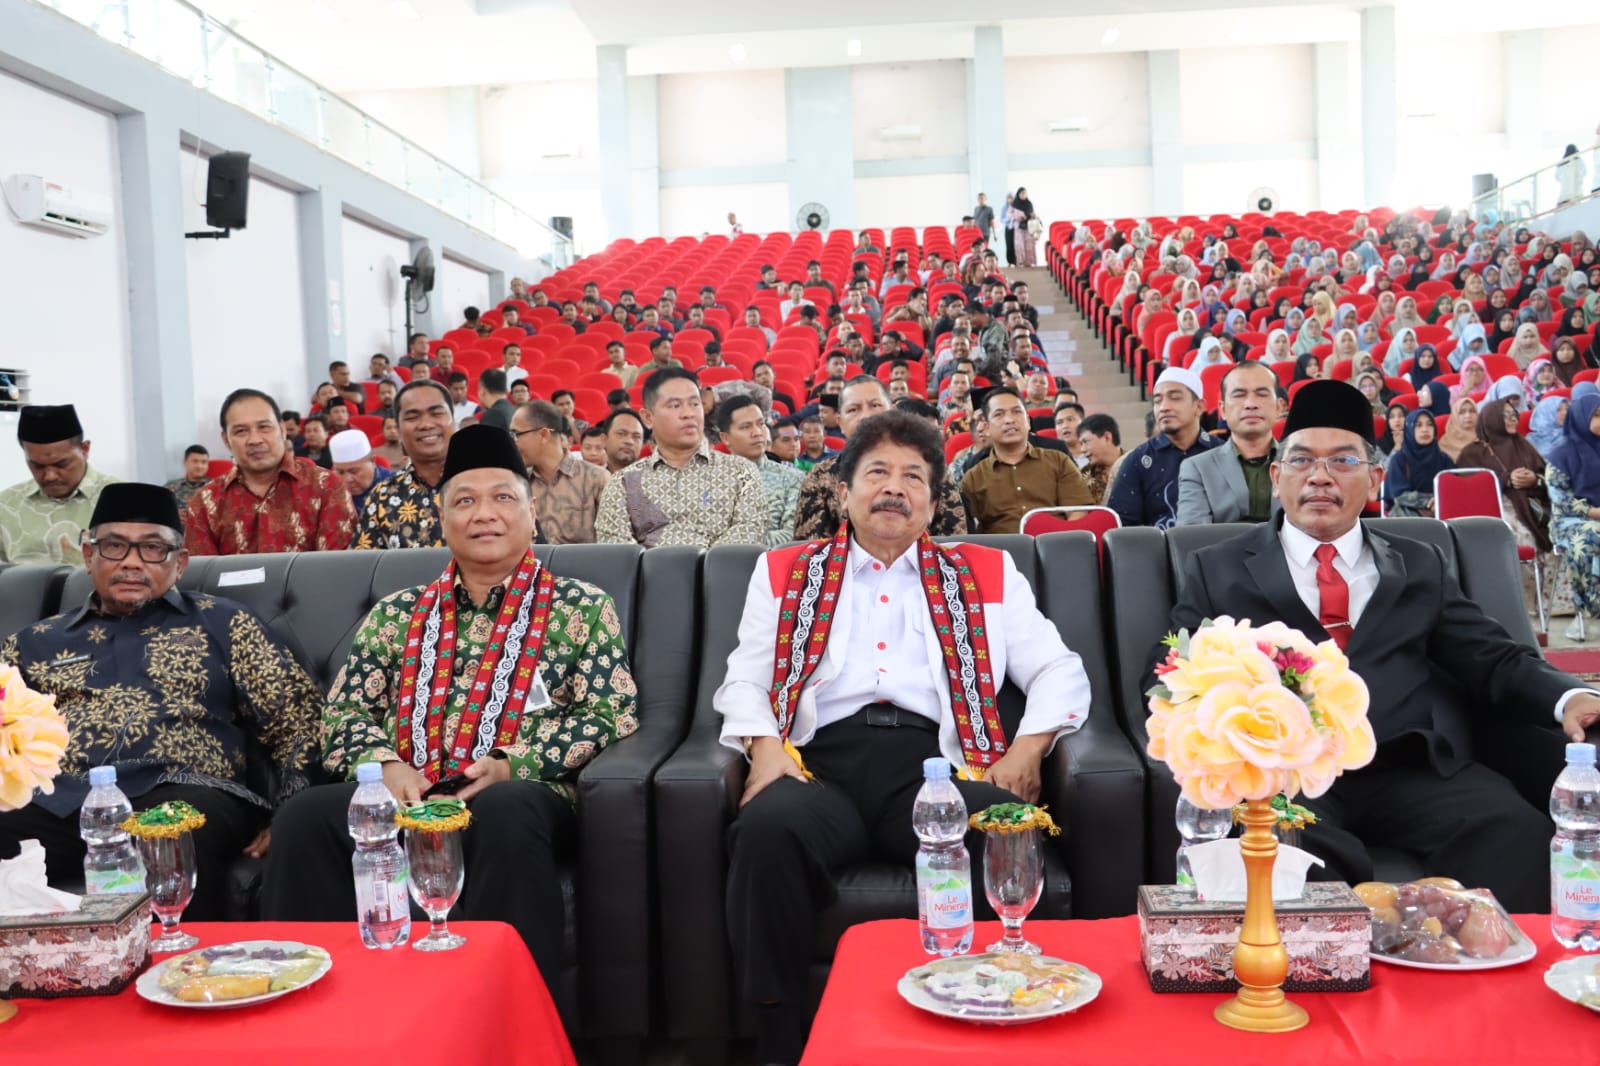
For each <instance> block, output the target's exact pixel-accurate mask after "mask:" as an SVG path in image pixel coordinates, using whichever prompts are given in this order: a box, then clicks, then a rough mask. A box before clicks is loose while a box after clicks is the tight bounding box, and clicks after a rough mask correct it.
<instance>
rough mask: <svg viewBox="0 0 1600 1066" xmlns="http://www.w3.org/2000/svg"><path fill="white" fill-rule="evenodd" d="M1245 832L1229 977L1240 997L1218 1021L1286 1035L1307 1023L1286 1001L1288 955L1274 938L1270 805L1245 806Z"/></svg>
mask: <svg viewBox="0 0 1600 1066" xmlns="http://www.w3.org/2000/svg"><path fill="white" fill-rule="evenodd" d="M1239 820H1240V821H1241V822H1242V823H1243V824H1244V827H1245V831H1244V835H1243V836H1241V837H1240V838H1239V851H1240V853H1241V854H1242V856H1243V857H1244V873H1245V886H1246V889H1245V904H1244V923H1243V924H1242V925H1241V926H1240V928H1239V943H1238V946H1236V947H1235V948H1234V949H1233V975H1234V976H1235V977H1237V978H1238V979H1239V993H1238V995H1236V996H1234V998H1232V999H1230V1000H1228V1001H1227V1002H1226V1003H1224V1004H1222V1005H1221V1006H1219V1007H1218V1008H1217V1010H1216V1015H1215V1017H1216V1019H1217V1021H1219V1022H1221V1023H1222V1024H1223V1025H1227V1026H1232V1027H1233V1028H1235V1029H1244V1030H1246V1031H1247V1032H1252V1033H1288V1032H1293V1031H1294V1030H1296V1029H1299V1028H1301V1027H1303V1026H1304V1025H1305V1024H1306V1023H1307V1022H1309V1021H1310V1020H1311V1019H1310V1017H1309V1016H1308V1015H1307V1014H1306V1012H1305V1008H1303V1007H1299V1006H1296V1005H1295V1004H1293V1003H1291V1002H1289V1000H1288V999H1286V998H1284V995H1283V981H1284V978H1286V977H1288V976H1289V949H1288V948H1285V947H1284V946H1283V938H1282V937H1280V936H1279V935H1278V918H1277V915H1276V913H1275V912H1274V911H1273V908H1272V864H1273V862H1274V861H1275V860H1276V859H1277V857H1278V838H1277V837H1276V836H1274V835H1273V833H1272V827H1273V826H1274V825H1276V824H1277V822H1278V813H1277V812H1276V811H1275V810H1273V808H1272V804H1271V802H1270V801H1269V800H1247V801H1246V802H1245V804H1244V815H1243V816H1242V817H1241V818H1240V819H1239Z"/></svg>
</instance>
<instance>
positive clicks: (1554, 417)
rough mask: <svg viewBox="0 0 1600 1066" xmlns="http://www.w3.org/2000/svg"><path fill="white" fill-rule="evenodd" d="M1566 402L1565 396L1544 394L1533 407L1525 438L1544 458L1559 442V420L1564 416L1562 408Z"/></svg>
mask: <svg viewBox="0 0 1600 1066" xmlns="http://www.w3.org/2000/svg"><path fill="white" fill-rule="evenodd" d="M1567 403H1568V401H1567V398H1566V397H1565V396H1546V397H1545V398H1544V399H1542V400H1540V401H1539V406H1537V407H1535V408H1534V409H1533V418H1532V419H1531V420H1530V421H1529V423H1528V437H1527V440H1528V443H1529V444H1531V445H1533V446H1534V448H1536V449H1538V452H1539V454H1540V455H1543V456H1545V457H1546V458H1549V456H1550V453H1551V452H1553V451H1555V450H1556V448H1557V447H1558V446H1560V444H1561V422H1562V420H1563V419H1564V418H1565V417H1566V412H1565V411H1564V410H1563V408H1564V407H1566V406H1567Z"/></svg>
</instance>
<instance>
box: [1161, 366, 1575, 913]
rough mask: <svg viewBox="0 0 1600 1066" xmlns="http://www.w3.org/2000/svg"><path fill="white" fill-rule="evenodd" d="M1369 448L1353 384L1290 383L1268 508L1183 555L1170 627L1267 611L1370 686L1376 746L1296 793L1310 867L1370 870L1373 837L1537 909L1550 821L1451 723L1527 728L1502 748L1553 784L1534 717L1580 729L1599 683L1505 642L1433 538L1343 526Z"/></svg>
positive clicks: (1549, 746)
mask: <svg viewBox="0 0 1600 1066" xmlns="http://www.w3.org/2000/svg"><path fill="white" fill-rule="evenodd" d="M1376 459H1377V452H1376V450H1375V449H1374V447H1373V439H1372V412H1371V407H1370V406H1369V405H1368V404H1367V403H1366V401H1365V399H1364V398H1363V397H1362V396H1361V394H1360V393H1359V392H1357V391H1356V390H1355V389H1354V388H1352V387H1351V386H1350V385H1348V384H1346V383H1344V382H1335V381H1319V382H1313V383H1312V384H1310V385H1308V386H1306V387H1305V388H1303V389H1301V390H1300V392H1299V393H1297V394H1296V396H1295V400H1294V405H1293V407H1292V408H1291V409H1290V411H1289V418H1288V422H1287V424H1286V425H1285V427H1284V435H1283V441H1282V444H1281V447H1280V451H1279V455H1278V459H1277V461H1276V462H1275V463H1273V465H1272V484H1273V494H1274V496H1276V497H1277V498H1278V499H1279V500H1280V501H1281V503H1282V506H1283V515H1282V518H1281V519H1280V520H1278V521H1274V522H1270V523H1266V524H1263V525H1261V526H1259V527H1257V528H1256V529H1254V530H1251V531H1250V532H1248V533H1243V534H1241V535H1239V536H1238V537H1235V538H1232V539H1230V540H1228V541H1226V542H1224V543H1222V544H1218V545H1214V546H1212V547H1210V548H1206V549H1204V550H1202V551H1198V552H1195V553H1194V554H1193V555H1191V556H1190V557H1189V558H1188V559H1187V560H1186V561H1185V563H1184V571H1183V575H1182V577H1181V578H1180V581H1179V594H1178V604H1177V606H1176V607H1174V608H1173V611H1172V619H1171V621H1172V629H1173V630H1177V629H1180V628H1183V629H1188V630H1190V631H1191V632H1192V631H1193V630H1194V629H1196V628H1197V627H1198V626H1199V625H1200V623H1201V621H1202V620H1203V619H1207V618H1216V617H1218V616H1221V615H1229V616H1231V617H1234V618H1248V619H1251V620H1252V621H1254V622H1258V623H1264V622H1269V621H1274V620H1281V621H1282V622H1284V623H1285V624H1287V625H1290V626H1292V627H1294V628H1296V629H1299V630H1300V631H1302V632H1304V633H1305V634H1306V635H1307V636H1309V637H1310V638H1311V639H1313V640H1322V639H1325V638H1327V637H1332V638H1333V639H1335V640H1337V641H1339V642H1340V643H1341V645H1343V646H1344V647H1345V650H1346V653H1347V654H1348V655H1349V656H1350V661H1351V665H1352V666H1353V668H1354V669H1355V671H1356V673H1357V674H1359V675H1360V676H1361V678H1362V679H1363V680H1364V681H1365V682H1366V683H1367V689H1368V691H1369V693H1370V695H1371V703H1370V708H1369V711H1368V717H1369V719H1370V720H1371V722H1372V727H1373V730H1374V732H1375V734H1376V736H1377V739H1378V753H1377V757H1376V758H1375V759H1374V760H1373V762H1372V763H1371V764H1370V765H1368V766H1366V767H1363V768H1362V769H1360V770H1355V771H1352V772H1350V773H1347V774H1345V775H1344V776H1343V777H1341V778H1340V779H1339V780H1338V781H1337V782H1336V783H1335V784H1334V786H1333V787H1332V788H1331V789H1330V790H1329V791H1328V792H1327V793H1326V794H1324V795H1323V796H1321V797H1319V798H1317V799H1312V800H1307V801H1305V805H1306V806H1307V807H1309V808H1310V809H1311V810H1312V811H1314V812H1315V813H1316V815H1317V819H1318V821H1317V825H1316V826H1315V827H1314V828H1313V829H1311V830H1310V831H1309V832H1307V833H1306V834H1305V835H1304V840H1305V846H1306V848H1307V850H1309V851H1311V852H1313V853H1315V854H1316V855H1318V857H1320V858H1322V859H1324V860H1325V861H1326V862H1327V863H1328V867H1327V869H1325V870H1324V871H1322V875H1323V876H1331V877H1336V878H1341V879H1343V880H1347V881H1350V882H1352V883H1355V882H1359V881H1366V880H1371V879H1372V876H1373V874H1372V860H1371V858H1370V856H1369V855H1368V853H1367V847H1368V846H1370V845H1384V846H1388V847H1395V848H1400V849H1402V850H1405V851H1408V852H1412V853H1414V854H1418V855H1421V856H1422V857H1423V860H1424V862H1425V864H1426V867H1427V870H1428V872H1429V873H1430V874H1439V875H1445V876H1449V877H1454V878H1456V879H1458V880H1460V881H1462V882H1463V883H1465V884H1467V885H1469V886H1473V887H1478V886H1482V887H1487V888H1490V889H1492V890H1493V891H1494V893H1495V895H1496V896H1497V897H1498V898H1499V900H1500V902H1501V903H1503V904H1505V906H1506V907H1507V908H1508V909H1509V910H1511V911H1513V912H1519V911H1520V912H1529V911H1545V910H1548V909H1549V906H1550V895H1549V878H1548V872H1549V867H1548V863H1549V848H1550V835H1551V832H1552V828H1551V825H1550V821H1549V819H1548V818H1547V817H1546V815H1545V813H1544V812H1543V811H1541V810H1539V809H1538V808H1537V807H1535V806H1534V804H1532V803H1530V802H1529V800H1528V799H1527V798H1525V796H1524V793H1522V792H1519V791H1518V789H1517V787H1516V785H1514V784H1513V783H1512V782H1511V781H1510V780H1509V779H1507V778H1506V777H1503V776H1501V775H1500V774H1499V773H1496V772H1495V771H1493V770H1491V769H1489V768H1488V767H1487V766H1484V765H1483V764H1482V763H1478V762H1474V761H1472V760H1471V759H1470V758H1469V756H1468V748H1467V743H1468V741H1467V736H1468V732H1469V728H1470V727H1471V726H1487V727H1490V728H1491V729H1493V730H1495V731H1496V732H1499V733H1508V732H1515V733H1518V734H1520V735H1522V736H1524V737H1525V738H1534V739H1528V740H1525V742H1524V743H1522V744H1521V745H1520V753H1521V754H1523V755H1525V756H1531V758H1530V759H1528V761H1529V762H1531V763H1533V764H1535V765H1532V766H1530V768H1529V769H1530V772H1531V773H1534V774H1538V773H1543V774H1544V775H1545V776H1544V780H1548V781H1553V780H1555V777H1556V775H1557V774H1558V773H1559V772H1560V770H1561V743H1562V738H1561V736H1560V735H1559V734H1558V733H1557V732H1556V731H1555V730H1553V729H1549V728H1548V727H1549V725H1550V723H1551V718H1552V714H1553V715H1554V716H1555V717H1556V718H1557V719H1559V720H1560V722H1561V726H1562V731H1563V732H1565V733H1566V734H1567V735H1568V736H1570V737H1572V738H1573V739H1576V740H1582V739H1583V731H1584V730H1585V729H1586V728H1587V727H1588V726H1590V725H1593V724H1594V723H1595V722H1596V721H1597V720H1600V695H1596V694H1595V693H1594V692H1592V691H1590V690H1588V689H1584V688H1582V687H1581V685H1580V684H1579V682H1577V681H1576V680H1575V679H1574V678H1572V677H1570V676H1569V675H1567V674H1564V673H1562V672H1561V671H1559V670H1557V669H1555V668H1554V667H1552V666H1550V664H1549V663H1547V662H1545V660H1544V659H1543V658H1541V657H1540V656H1539V654H1538V653H1537V652H1536V651H1535V650H1534V649H1532V648H1529V647H1527V646H1526V645H1523V644H1520V643H1518V642H1516V641H1514V640H1512V639H1511V637H1510V636H1509V635H1508V634H1507V633H1506V631H1505V630H1504V629H1502V628H1501V627H1500V625H1499V624H1498V623H1496V622H1495V621H1493V620H1492V619H1490V618H1489V617H1487V616H1486V615H1485V614H1484V613H1483V611H1482V609H1481V608H1479V607H1478V605H1477V604H1475V603H1473V602H1472V601H1471V600H1468V599H1467V598H1466V596H1465V595H1464V594H1463V593H1462V591H1461V586H1460V583H1459V581H1458V579H1457V576H1456V573H1455V569H1454V566H1453V563H1452V562H1451V561H1449V560H1448V559H1447V558H1446V557H1445V556H1444V555H1443V554H1442V553H1441V552H1440V551H1439V549H1438V548H1436V547H1434V546H1432V545H1429V544H1426V543H1424V542H1422V541H1418V540H1411V539H1409V538H1405V537H1392V536H1384V535H1382V534H1380V533H1377V532H1374V531H1372V530H1370V529H1367V528H1366V527H1365V526H1363V525H1362V524H1361V521H1360V515H1361V511H1362V508H1363V507H1364V506H1365V504H1366V502H1367V500H1369V499H1374V498H1376V494H1377V491H1378V488H1379V486H1380V485H1381V484H1382V482H1383V471H1382V469H1381V468H1380V467H1379V466H1378V465H1377V464H1376V461H1375V460H1376ZM1463 695H1465V696H1466V697H1467V698H1466V700H1463V699H1462V698H1461V697H1462V696H1463ZM1468 701H1470V702H1468ZM1540 726H1543V727H1545V728H1543V729H1539V728H1538V727H1540Z"/></svg>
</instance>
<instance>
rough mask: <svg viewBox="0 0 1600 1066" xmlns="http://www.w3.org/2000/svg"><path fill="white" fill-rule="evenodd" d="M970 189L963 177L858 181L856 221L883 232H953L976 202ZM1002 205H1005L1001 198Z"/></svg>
mask: <svg viewBox="0 0 1600 1066" xmlns="http://www.w3.org/2000/svg"><path fill="white" fill-rule="evenodd" d="M967 188H968V178H967V175H966V174H964V173H963V174H918V175H913V176H910V177H900V178H857V179H856V217H858V218H860V219H861V220H862V221H863V222H864V223H866V224H870V225H873V226H878V227H880V228H882V229H888V228H889V227H890V226H916V227H918V228H919V229H920V228H921V227H923V226H936V225H937V226H944V227H946V228H950V229H953V228H954V227H955V226H956V225H957V224H958V223H959V222H960V221H961V216H962V215H965V214H968V213H969V212H971V210H972V204H973V203H975V202H976V201H971V202H969V201H968V199H967ZM1029 193H1030V195H1031V194H1032V190H1029ZM1000 202H1001V203H1004V202H1005V201H1004V199H1003V198H1000Z"/></svg>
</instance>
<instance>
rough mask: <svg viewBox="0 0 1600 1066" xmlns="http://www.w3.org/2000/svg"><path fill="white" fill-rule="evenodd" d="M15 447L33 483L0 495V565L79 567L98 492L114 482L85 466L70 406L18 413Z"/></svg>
mask: <svg viewBox="0 0 1600 1066" xmlns="http://www.w3.org/2000/svg"><path fill="white" fill-rule="evenodd" d="M17 442H18V443H19V444H21V445H22V452H23V454H24V455H25V456H26V457H27V460H28V473H30V474H32V475H33V480H32V481H24V482H21V483H20V484H17V485H12V486H11V487H10V488H8V489H5V490H4V491H0V563H68V564H71V565H72V566H82V565H83V551H82V550H81V548H80V547H79V543H80V542H81V541H82V540H83V531H84V529H86V528H87V527H88V525H89V517H90V516H91V515H93V514H94V505H95V502H96V501H97V500H99V499H100V490H101V489H103V488H105V487H106V486H107V485H109V484H111V483H112V482H114V481H115V480H116V479H115V478H112V477H107V476H106V475H105V474H102V473H100V472H99V471H98V470H95V469H94V468H92V467H91V466H90V465H89V442H88V441H86V440H84V439H83V425H82V424H81V423H80V422H79V421H78V412H77V410H76V409H75V408H74V407H73V406H72V405H71V404H70V403H68V404H61V405H60V406H57V407H46V406H42V405H37V404H34V405H29V406H27V407H24V408H23V409H22V413H21V415H20V416H19V418H18V420H17Z"/></svg>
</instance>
